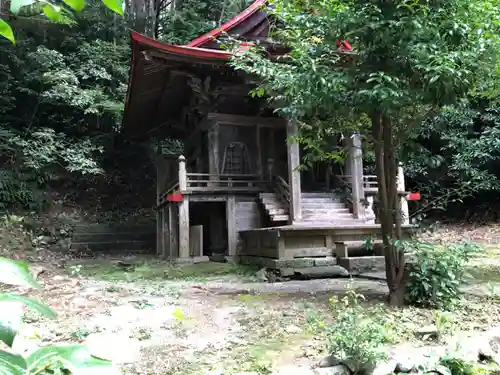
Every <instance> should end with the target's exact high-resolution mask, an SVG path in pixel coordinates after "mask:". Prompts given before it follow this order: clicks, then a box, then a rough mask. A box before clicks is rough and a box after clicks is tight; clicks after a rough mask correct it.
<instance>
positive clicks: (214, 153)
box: [208, 124, 220, 180]
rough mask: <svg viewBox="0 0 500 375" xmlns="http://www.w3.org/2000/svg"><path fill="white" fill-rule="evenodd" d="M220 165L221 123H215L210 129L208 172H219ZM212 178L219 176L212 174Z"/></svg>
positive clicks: (215, 178)
mask: <svg viewBox="0 0 500 375" xmlns="http://www.w3.org/2000/svg"><path fill="white" fill-rule="evenodd" d="M219 165H220V160H219V124H215V125H214V126H213V127H212V128H211V129H210V130H209V131H208V173H210V174H211V175H217V174H219ZM210 180H217V177H215V176H211V177H210Z"/></svg>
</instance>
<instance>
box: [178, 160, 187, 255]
mask: <svg viewBox="0 0 500 375" xmlns="http://www.w3.org/2000/svg"><path fill="white" fill-rule="evenodd" d="M179 190H180V192H181V193H185V192H186V191H187V175H186V158H185V157H184V156H183V155H181V156H179ZM179 258H189V195H184V196H183V197H182V201H181V202H180V204H179Z"/></svg>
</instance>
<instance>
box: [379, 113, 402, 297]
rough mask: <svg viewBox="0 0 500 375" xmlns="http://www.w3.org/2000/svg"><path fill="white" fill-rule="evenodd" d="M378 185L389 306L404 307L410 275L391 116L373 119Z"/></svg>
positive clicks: (380, 116)
mask: <svg viewBox="0 0 500 375" xmlns="http://www.w3.org/2000/svg"><path fill="white" fill-rule="evenodd" d="M371 122H372V134H373V141H374V147H375V161H376V174H377V182H378V200H379V205H378V209H379V212H378V216H379V218H380V224H381V232H382V241H383V246H384V257H385V271H386V277H387V286H388V287H389V303H390V304H391V305H392V306H403V304H404V295H405V289H406V288H405V287H406V282H407V276H405V274H407V272H405V267H404V265H405V261H404V252H403V248H402V246H401V209H400V206H399V198H398V191H397V181H396V176H397V162H396V158H395V152H394V144H393V134H392V133H393V132H392V122H391V119H390V118H389V117H387V116H382V115H381V114H380V113H375V114H373V115H372V116H371Z"/></svg>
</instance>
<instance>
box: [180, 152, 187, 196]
mask: <svg viewBox="0 0 500 375" xmlns="http://www.w3.org/2000/svg"><path fill="white" fill-rule="evenodd" d="M179 190H180V191H181V192H184V191H186V190H187V175H186V158H185V157H184V156H183V155H181V156H179Z"/></svg>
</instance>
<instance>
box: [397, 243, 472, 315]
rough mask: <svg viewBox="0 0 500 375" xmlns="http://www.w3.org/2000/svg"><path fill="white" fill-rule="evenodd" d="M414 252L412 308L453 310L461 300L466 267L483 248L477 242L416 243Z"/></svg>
mask: <svg viewBox="0 0 500 375" xmlns="http://www.w3.org/2000/svg"><path fill="white" fill-rule="evenodd" d="M409 247H410V250H411V252H412V253H413V255H414V256H415V260H416V262H415V263H414V264H413V265H412V267H411V271H410V275H409V276H410V277H409V282H408V288H407V293H406V299H407V300H408V302H409V303H410V304H412V305H417V306H423V307H430V308H436V309H444V310H447V309H450V308H452V307H453V306H454V305H455V304H456V302H457V301H458V300H459V298H460V286H461V285H462V284H463V283H464V279H465V276H466V266H467V264H468V263H469V262H470V260H471V259H472V257H473V256H474V255H475V254H477V253H478V252H479V251H480V250H481V247H479V246H478V245H475V244H473V243H461V244H454V245H451V246H436V245H433V244H428V243H422V242H414V243H411V244H410V246H409Z"/></svg>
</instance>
